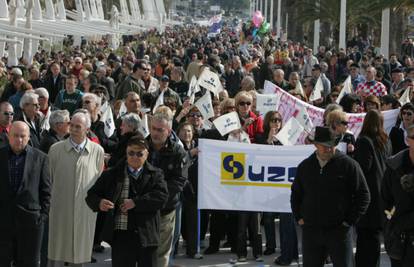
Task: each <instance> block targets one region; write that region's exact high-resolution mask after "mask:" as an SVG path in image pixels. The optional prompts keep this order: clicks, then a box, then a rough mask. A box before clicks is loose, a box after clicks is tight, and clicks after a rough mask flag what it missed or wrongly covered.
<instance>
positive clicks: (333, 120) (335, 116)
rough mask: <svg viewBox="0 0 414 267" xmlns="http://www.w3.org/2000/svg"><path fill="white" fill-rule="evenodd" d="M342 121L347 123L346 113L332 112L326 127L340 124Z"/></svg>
mask: <svg viewBox="0 0 414 267" xmlns="http://www.w3.org/2000/svg"><path fill="white" fill-rule="evenodd" d="M341 121H346V113H345V112H343V111H342V110H338V109H337V110H334V111H331V112H330V113H329V114H328V116H327V117H326V125H328V126H333V125H336V124H339V123H340V122H341Z"/></svg>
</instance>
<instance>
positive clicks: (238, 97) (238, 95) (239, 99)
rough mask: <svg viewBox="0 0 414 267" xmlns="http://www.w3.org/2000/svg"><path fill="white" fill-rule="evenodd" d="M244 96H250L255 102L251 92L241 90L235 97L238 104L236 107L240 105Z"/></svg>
mask: <svg viewBox="0 0 414 267" xmlns="http://www.w3.org/2000/svg"><path fill="white" fill-rule="evenodd" d="M242 98H248V99H250V100H251V101H252V102H253V97H252V95H251V94H250V93H248V92H246V91H240V92H238V93H237V95H236V96H235V97H234V102H235V104H236V107H237V106H238V105H239V103H240V101H241V99H242Z"/></svg>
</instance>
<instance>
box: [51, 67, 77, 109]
mask: <svg viewBox="0 0 414 267" xmlns="http://www.w3.org/2000/svg"><path fill="white" fill-rule="evenodd" d="M77 84H78V78H76V76H74V75H69V76H68V77H67V78H66V81H65V89H62V90H60V91H59V93H58V94H57V95H56V99H55V107H56V108H58V109H67V110H68V111H69V113H70V114H71V115H72V114H73V112H74V111H75V110H76V109H78V108H80V107H81V106H82V96H83V93H82V92H81V91H79V90H78V89H76V86H77Z"/></svg>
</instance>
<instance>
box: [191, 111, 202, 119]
mask: <svg viewBox="0 0 414 267" xmlns="http://www.w3.org/2000/svg"><path fill="white" fill-rule="evenodd" d="M188 116H190V117H199V118H201V117H202V116H201V113H199V112H195V113H190V114H188Z"/></svg>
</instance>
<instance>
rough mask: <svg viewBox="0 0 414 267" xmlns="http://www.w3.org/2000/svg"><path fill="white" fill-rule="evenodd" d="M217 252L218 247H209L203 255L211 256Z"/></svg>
mask: <svg viewBox="0 0 414 267" xmlns="http://www.w3.org/2000/svg"><path fill="white" fill-rule="evenodd" d="M218 251H219V248H218V247H211V246H210V247H208V248H207V249H206V250H204V254H206V255H211V254H214V253H217V252H218Z"/></svg>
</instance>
